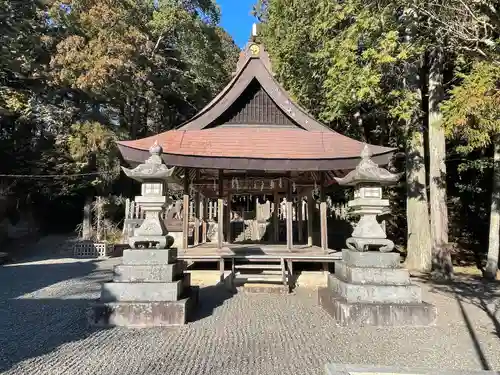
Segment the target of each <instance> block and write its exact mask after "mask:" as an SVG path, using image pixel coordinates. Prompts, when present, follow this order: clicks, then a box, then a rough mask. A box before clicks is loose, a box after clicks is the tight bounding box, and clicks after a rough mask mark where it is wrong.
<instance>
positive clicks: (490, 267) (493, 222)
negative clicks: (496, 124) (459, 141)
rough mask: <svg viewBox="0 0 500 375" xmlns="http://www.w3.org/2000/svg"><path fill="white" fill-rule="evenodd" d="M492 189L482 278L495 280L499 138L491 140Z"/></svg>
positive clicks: (499, 212) (499, 226)
mask: <svg viewBox="0 0 500 375" xmlns="http://www.w3.org/2000/svg"><path fill="white" fill-rule="evenodd" d="M493 147H494V151H493V152H494V153H493V163H494V164H493V189H492V192H491V212H490V235H489V241H488V260H487V262H486V267H485V269H484V273H483V275H484V277H485V278H487V279H490V280H495V279H496V276H497V271H498V249H499V245H500V241H499V234H500V233H499V231H500V136H499V135H497V136H496V137H494V139H493Z"/></svg>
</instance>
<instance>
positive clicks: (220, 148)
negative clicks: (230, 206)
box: [118, 42, 394, 171]
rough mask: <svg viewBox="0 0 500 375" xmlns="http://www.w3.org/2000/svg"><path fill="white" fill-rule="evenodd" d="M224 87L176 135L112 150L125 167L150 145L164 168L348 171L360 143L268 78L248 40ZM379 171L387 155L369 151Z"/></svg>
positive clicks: (264, 60) (264, 61)
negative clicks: (158, 150)
mask: <svg viewBox="0 0 500 375" xmlns="http://www.w3.org/2000/svg"><path fill="white" fill-rule="evenodd" d="M238 67H239V69H238V71H237V72H236V74H235V76H234V77H233V79H232V80H231V82H230V83H229V84H228V85H227V86H226V87H225V88H224V89H223V90H222V91H221V92H220V93H219V94H218V95H217V96H216V97H215V98H214V99H213V100H212V101H211V102H210V103H209V104H208V105H207V106H205V108H203V109H202V110H201V111H200V112H199V113H198V114H197V115H195V116H194V117H193V118H192V119H190V120H189V121H188V122H186V123H184V124H182V125H181V126H180V127H178V128H177V129H175V130H170V131H167V132H164V133H160V134H157V135H155V136H151V137H147V138H142V139H137V140H133V141H120V142H118V147H119V149H120V152H121V153H122V155H123V157H124V158H125V159H126V160H128V161H130V162H143V161H144V160H146V159H147V158H148V156H149V148H150V147H151V145H152V144H153V143H154V142H155V141H156V142H158V144H159V145H160V146H161V147H162V148H163V154H162V158H163V160H164V162H165V163H166V164H167V165H169V166H178V167H193V168H213V169H233V170H234V169H244V170H274V171H280V170H286V171H321V170H324V171H326V170H340V169H341V170H346V169H354V168H355V167H356V165H357V164H358V163H359V161H360V156H359V155H360V153H361V151H362V149H363V147H364V146H365V144H364V143H362V142H359V141H357V140H354V139H352V138H349V137H346V136H343V135H341V134H339V133H337V132H335V131H332V130H330V129H329V128H327V127H326V126H325V125H323V124H321V123H320V122H318V121H317V120H315V119H314V118H313V117H311V116H310V115H309V114H308V113H306V112H305V111H304V110H303V109H302V108H300V107H299V106H298V105H297V104H296V103H294V102H293V100H292V99H291V98H290V97H289V96H288V94H287V93H286V92H285V90H284V89H283V88H282V87H281V86H280V85H279V84H278V83H277V82H276V80H275V79H274V77H273V75H272V74H271V72H270V62H269V57H268V55H267V53H266V52H265V51H264V49H263V46H261V45H257V44H254V43H252V42H249V44H248V45H247V47H246V49H245V51H243V52H242V54H241V56H240V61H239V63H238ZM369 148H370V153H371V155H372V159H373V160H374V161H375V162H376V163H377V164H380V165H385V164H387V163H388V162H389V160H390V159H391V157H392V155H393V153H394V149H392V148H387V147H381V146H374V145H369Z"/></svg>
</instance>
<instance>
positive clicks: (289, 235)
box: [286, 181, 293, 250]
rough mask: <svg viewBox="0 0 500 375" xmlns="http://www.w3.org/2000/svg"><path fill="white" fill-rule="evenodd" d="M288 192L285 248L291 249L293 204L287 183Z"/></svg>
mask: <svg viewBox="0 0 500 375" xmlns="http://www.w3.org/2000/svg"><path fill="white" fill-rule="evenodd" d="M287 185H288V189H287V190H288V191H287V194H286V248H287V249H288V250H292V248H293V202H292V184H291V183H290V181H288V182H287Z"/></svg>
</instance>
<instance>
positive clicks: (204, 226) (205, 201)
mask: <svg viewBox="0 0 500 375" xmlns="http://www.w3.org/2000/svg"><path fill="white" fill-rule="evenodd" d="M201 215H202V221H201V243H207V221H208V199H207V198H205V197H203V200H202V209H201Z"/></svg>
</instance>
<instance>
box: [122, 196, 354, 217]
mask: <svg viewBox="0 0 500 375" xmlns="http://www.w3.org/2000/svg"><path fill="white" fill-rule="evenodd" d="M207 205H208V206H207V221H215V219H216V218H217V200H211V199H210V200H207ZM297 206H302V207H300V208H302V218H303V220H307V219H308V210H307V202H306V201H302V205H300V203H299V204H298V205H294V206H293V208H292V215H293V221H296V220H298V217H297V211H298V209H297V208H298V207H297ZM327 207H328V208H327V216H328V217H333V218H336V219H338V220H342V219H346V218H347V213H348V207H347V204H346V203H332V202H328V205H327ZM300 208H299V209H300ZM171 209H174V204H170V205H169V207H167V209H166V210H165V211H164V212H163V213H162V217H163V219H165V218H166V216H167V214H168V212H169V210H171ZM316 210H319V203H316ZM194 211H195V210H194V202H193V201H191V202H189V218H190V220H191V219H193V218H194ZM273 211H274V204H273V203H271V202H269V204H266V203H263V204H257V207H256V210H255V212H256V220H267V219H269V218H270V217H271V216H272V213H273ZM234 213H235V212H233V215H232V216H236V215H234ZM278 217H279V219H280V220H284V219H286V209H285V203H284V202H281V204H280V205H279V206H278ZM125 219H126V220H127V219H132V220H141V219H144V212H142V211H141V208H140V206H139V204H137V203H136V202H135V201H133V200H131V199H127V200H126V201H125Z"/></svg>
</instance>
